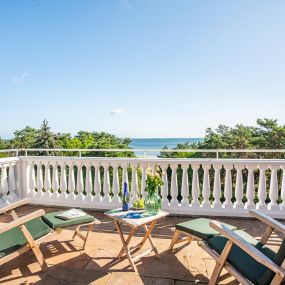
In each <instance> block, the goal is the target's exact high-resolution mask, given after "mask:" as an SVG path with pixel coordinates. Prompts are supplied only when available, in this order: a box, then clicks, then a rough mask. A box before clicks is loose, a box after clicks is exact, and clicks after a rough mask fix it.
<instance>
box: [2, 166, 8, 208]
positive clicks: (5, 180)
mask: <svg viewBox="0 0 285 285" xmlns="http://www.w3.org/2000/svg"><path fill="white" fill-rule="evenodd" d="M8 191H9V188H8V177H7V165H6V164H3V165H2V167H1V194H2V197H1V199H2V201H3V202H4V203H7V202H8V197H7V194H8Z"/></svg>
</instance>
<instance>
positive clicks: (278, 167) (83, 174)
mask: <svg viewBox="0 0 285 285" xmlns="http://www.w3.org/2000/svg"><path fill="white" fill-rule="evenodd" d="M16 166H17V167H16ZM156 167H159V168H160V169H161V170H162V172H163V173H165V175H163V176H162V180H163V182H164V185H163V186H162V187H161V189H160V194H161V197H162V206H163V209H165V210H167V211H169V212H170V213H172V214H187V215H210V216H233V217H234V216H248V210H249V209H259V210H261V211H265V212H268V213H271V215H272V216H275V217H278V218H282V217H283V218H285V212H284V211H285V174H284V173H285V161H284V160H242V159H228V160H227V159H174V158H173V159H163V158H157V159H155V158H154V159H150V158H94V157H87V158H84V157H29V156H27V157H19V158H13V159H12V160H11V159H6V158H5V159H0V175H1V177H0V194H1V200H0V204H1V205H3V204H5V203H9V202H10V201H12V200H13V199H14V200H15V199H20V198H24V197H30V198H31V199H32V202H33V203H34V204H42V205H53V206H67V207H81V208H89V209H101V210H103V209H112V208H118V207H120V206H121V199H120V196H121V193H122V192H121V191H122V190H123V188H124V183H127V186H128V188H129V191H130V193H131V194H132V195H135V196H136V197H137V196H139V194H140V195H142V196H143V197H145V195H146V194H147V193H145V191H144V189H145V186H146V183H145V180H146V170H147V169H148V168H149V169H152V170H154V169H155V168H156ZM169 169H170V170H171V177H168V176H167V171H168V170H169ZM222 169H224V170H225V178H224V179H223V180H222V179H221V173H222V172H221V171H222ZM200 170H201V171H200ZM202 170H203V173H202ZM244 170H245V171H247V179H243V178H244V177H243V171H244ZM267 170H269V171H270V173H269V172H268V174H270V175H269V176H268V175H267ZM18 171H20V173H19V172H18ZM128 171H129V173H130V174H131V175H130V176H129V175H128ZM257 171H258V173H259V175H256V174H257ZM278 171H280V173H281V171H282V175H279V172H278ZM169 173H170V171H169ZM188 173H189V174H188ZM277 174H278V175H277ZM232 176H233V177H232ZM279 176H280V177H279ZM110 178H111V179H112V181H110ZM267 180H268V181H267ZM233 182H234V185H233ZM279 186H280V189H279ZM18 187H19V189H18ZM211 187H213V194H212V195H211ZM255 189H257V190H255ZM279 190H280V197H279ZM255 191H256V195H255ZM169 195H170V196H169ZM244 195H245V197H246V200H247V202H246V203H244V200H243V198H244ZM256 196H257V197H256ZM267 196H269V200H267ZM189 197H191V199H190V200H189ZM169 198H171V199H170V201H169ZM223 198H224V202H223V203H221V201H222V199H223ZM256 198H258V202H257V203H256V201H255V199H256ZM233 201H234V202H233Z"/></svg>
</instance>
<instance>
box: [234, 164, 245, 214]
mask: <svg viewBox="0 0 285 285" xmlns="http://www.w3.org/2000/svg"><path fill="white" fill-rule="evenodd" d="M243 168H244V167H243V166H242V165H239V164H238V165H235V169H236V171H237V173H236V187H235V198H236V201H235V203H234V207H235V209H243V208H244V204H243V202H242V198H243V181H242V170H243Z"/></svg>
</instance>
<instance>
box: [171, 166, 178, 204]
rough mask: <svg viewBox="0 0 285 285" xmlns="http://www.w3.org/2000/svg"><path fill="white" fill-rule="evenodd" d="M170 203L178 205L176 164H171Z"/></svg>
mask: <svg viewBox="0 0 285 285" xmlns="http://www.w3.org/2000/svg"><path fill="white" fill-rule="evenodd" d="M170 167H171V170H172V171H171V188H170V194H171V205H175V206H178V204H179V201H178V184H177V164H171V165H170Z"/></svg>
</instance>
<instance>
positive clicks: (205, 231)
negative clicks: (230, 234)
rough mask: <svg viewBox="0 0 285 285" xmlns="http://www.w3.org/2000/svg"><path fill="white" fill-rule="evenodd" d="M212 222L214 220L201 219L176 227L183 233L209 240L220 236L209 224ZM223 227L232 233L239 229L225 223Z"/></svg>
mask: <svg viewBox="0 0 285 285" xmlns="http://www.w3.org/2000/svg"><path fill="white" fill-rule="evenodd" d="M211 221H212V220H210V219H205V218H199V219H194V220H190V221H187V222H183V223H180V224H177V225H176V226H175V227H176V229H177V230H180V231H182V232H187V233H189V234H191V235H193V236H196V237H199V238H201V239H203V240H208V239H209V238H211V237H213V236H215V235H217V234H219V233H218V232H217V231H215V230H214V229H213V228H211V227H210V225H209V223H210V222H211ZM223 225H224V226H226V227H227V228H228V229H230V230H232V231H234V230H236V229H237V228H236V227H234V226H231V225H229V224H226V223H223Z"/></svg>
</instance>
